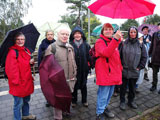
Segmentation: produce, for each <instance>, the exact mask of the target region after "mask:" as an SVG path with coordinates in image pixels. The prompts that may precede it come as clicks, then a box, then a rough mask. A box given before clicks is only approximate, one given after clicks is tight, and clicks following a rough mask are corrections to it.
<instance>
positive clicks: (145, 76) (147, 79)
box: [144, 73, 149, 81]
mask: <svg viewBox="0 0 160 120" xmlns="http://www.w3.org/2000/svg"><path fill="white" fill-rule="evenodd" d="M144 79H145V80H146V81H149V78H148V75H147V74H146V73H145V74H144Z"/></svg>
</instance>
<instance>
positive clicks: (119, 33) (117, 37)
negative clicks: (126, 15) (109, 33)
mask: <svg viewBox="0 0 160 120" xmlns="http://www.w3.org/2000/svg"><path fill="white" fill-rule="evenodd" d="M114 38H116V39H117V40H119V39H120V38H122V33H121V31H120V30H118V31H117V32H116V34H115V35H114Z"/></svg>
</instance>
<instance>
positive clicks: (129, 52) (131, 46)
mask: <svg viewBox="0 0 160 120" xmlns="http://www.w3.org/2000/svg"><path fill="white" fill-rule="evenodd" d="M130 41H131V40H129V39H127V40H126V41H125V42H122V43H121V44H120V46H119V48H120V56H121V61H122V66H123V71H122V76H123V77H124V78H127V79H130V78H138V77H139V70H140V69H143V68H144V67H145V65H146V61H147V52H146V48H145V46H144V44H140V42H139V40H138V39H135V42H134V43H131V42H130ZM137 68H138V69H139V70H137Z"/></svg>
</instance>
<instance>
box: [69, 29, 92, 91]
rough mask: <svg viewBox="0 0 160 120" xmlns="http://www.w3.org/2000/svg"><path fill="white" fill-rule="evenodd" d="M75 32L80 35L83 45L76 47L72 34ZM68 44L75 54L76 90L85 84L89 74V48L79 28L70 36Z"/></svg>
mask: <svg viewBox="0 0 160 120" xmlns="http://www.w3.org/2000/svg"><path fill="white" fill-rule="evenodd" d="M76 31H79V32H80V33H81V34H82V39H83V43H82V44H81V45H80V46H79V48H78V47H77V45H76V44H75V42H74V37H73V36H74V33H75V32H76ZM70 44H71V45H72V46H73V48H74V52H75V61H76V65H77V82H76V85H75V87H77V88H78V89H81V88H83V86H84V85H86V83H87V76H88V73H89V66H88V62H90V60H91V59H90V56H89V50H90V46H89V44H88V43H87V42H86V37H85V35H84V33H83V31H82V29H81V28H80V27H78V26H77V27H75V28H74V29H73V31H72V33H71V35H70Z"/></svg>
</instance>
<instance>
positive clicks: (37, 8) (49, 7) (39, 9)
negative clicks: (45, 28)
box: [23, 0, 160, 26]
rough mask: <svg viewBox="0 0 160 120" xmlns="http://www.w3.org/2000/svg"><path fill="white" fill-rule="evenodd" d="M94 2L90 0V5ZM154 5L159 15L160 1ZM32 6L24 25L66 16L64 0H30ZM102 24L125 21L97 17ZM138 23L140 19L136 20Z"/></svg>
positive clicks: (42, 22) (55, 19)
mask: <svg viewBox="0 0 160 120" xmlns="http://www.w3.org/2000/svg"><path fill="white" fill-rule="evenodd" d="M95 1H96V0H91V2H90V4H91V3H93V2H95ZM152 1H153V2H154V3H155V4H156V8H155V11H154V13H157V14H158V15H160V0H152ZM32 2H33V3H32V4H33V6H32V7H30V8H29V11H28V14H27V15H26V16H25V17H24V18H23V21H24V23H25V24H27V23H28V22H29V21H31V22H33V23H34V24H35V25H36V26H41V25H42V24H44V23H45V22H47V21H52V22H57V21H58V20H60V16H61V15H64V14H67V13H68V12H67V10H66V8H67V4H66V3H65V2H64V0H32ZM97 17H98V18H100V20H101V22H102V23H105V22H110V23H117V24H119V25H120V24H122V23H123V22H124V21H125V20H123V19H118V20H116V19H111V18H107V17H103V16H99V15H97ZM138 21H139V22H141V21H142V18H140V19H138Z"/></svg>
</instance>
